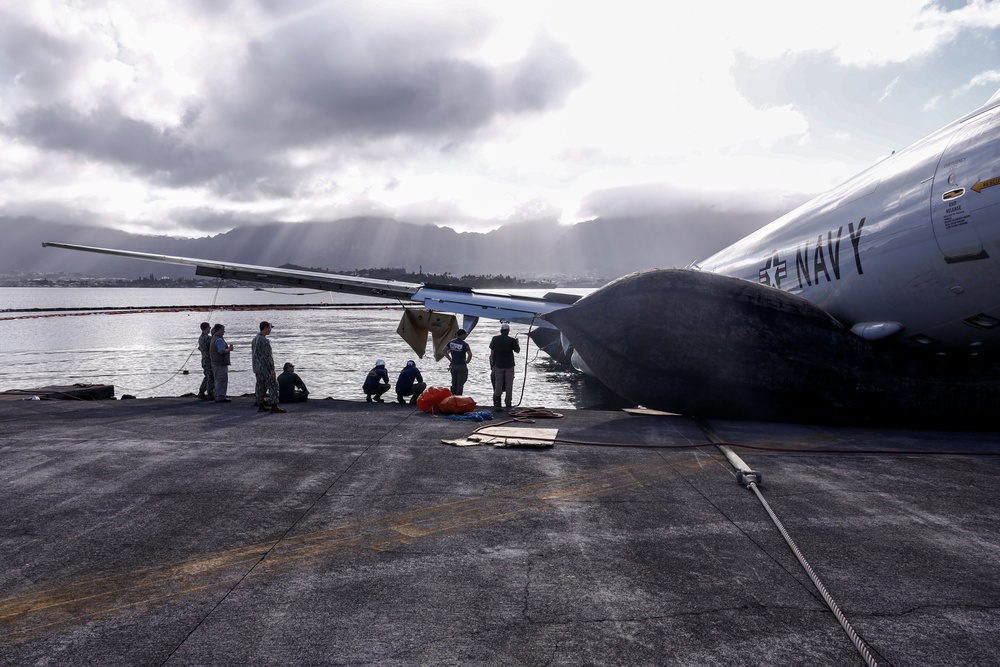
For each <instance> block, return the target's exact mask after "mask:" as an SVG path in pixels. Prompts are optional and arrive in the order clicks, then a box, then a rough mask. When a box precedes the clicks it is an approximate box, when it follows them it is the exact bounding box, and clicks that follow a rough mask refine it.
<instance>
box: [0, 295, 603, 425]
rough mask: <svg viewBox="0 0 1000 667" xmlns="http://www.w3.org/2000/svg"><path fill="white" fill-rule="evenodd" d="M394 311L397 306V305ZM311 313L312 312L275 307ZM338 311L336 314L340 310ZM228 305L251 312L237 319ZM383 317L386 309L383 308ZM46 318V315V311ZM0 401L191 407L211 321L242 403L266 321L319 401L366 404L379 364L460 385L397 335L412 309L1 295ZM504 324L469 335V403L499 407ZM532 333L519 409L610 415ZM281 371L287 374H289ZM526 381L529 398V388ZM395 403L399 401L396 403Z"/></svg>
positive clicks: (375, 302) (599, 395) (253, 298)
mask: <svg viewBox="0 0 1000 667" xmlns="http://www.w3.org/2000/svg"><path fill="white" fill-rule="evenodd" d="M387 304H388V305H387ZM279 305H297V306H302V305H310V306H314V308H310V309H304V310H281V309H277V308H269V307H268V306H279ZM333 305H336V306H337V307H336V308H332V307H331V306H333ZM183 306H191V307H199V308H209V309H210V310H209V311H204V310H180V311H176V312H167V311H164V312H150V311H139V312H129V311H123V312H88V311H86V310H59V309H88V308H122V307H141V308H149V309H151V311H155V309H156V308H157V307H170V308H174V307H183ZM223 306H251V307H252V309H248V310H226V309H224V308H223ZM372 306H377V307H376V308H374V309H373V308H372ZM35 309H37V310H35ZM0 311H4V312H0V391H3V390H7V389H30V388H35V387H43V386H46V385H72V384H75V383H88V384H113V385H114V386H115V394H116V396H119V397H120V396H122V395H123V394H131V395H133V396H136V397H139V398H148V397H153V396H181V395H183V394H187V393H192V392H196V391H197V390H198V385H199V384H200V382H201V377H202V372H201V356H200V353H199V352H198V349H197V342H198V335H199V334H200V330H199V328H198V325H199V324H200V323H201V322H202V321H209V322H211V323H213V324H214V323H217V322H221V323H223V324H225V325H226V334H227V335H226V340H227V341H229V342H230V343H233V344H234V345H235V346H236V349H235V351H234V352H233V354H232V363H233V365H232V368H231V370H230V374H229V393H230V395H232V396H239V395H241V394H247V393H251V394H252V393H253V388H254V376H253V372H252V371H251V368H250V340H251V339H252V338H253V336H254V334H256V333H257V331H258V324H259V323H260V321H261V320H267V321H269V322H271V323H272V324H273V325H274V330H273V332H272V333H271V335H270V336H269V337H268V338H269V339H270V341H271V347H272V349H273V351H274V360H275V364H276V365H277V366H278V367H279V369H280V367H281V365H282V364H283V363H284V362H286V361H291V362H292V363H294V364H295V366H296V372H297V373H298V374H299V375H300V376H301V377H302V379H303V380H304V381H305V383H306V385H307V386H308V387H309V391H310V397H315V398H324V397H327V396H330V397H333V398H338V399H351V400H364V394H362V393H361V383H362V382H363V380H364V376H365V374H366V373H367V372H368V370H369V369H370V368H371V367H372V366H373V365H374V363H375V360H376V359H384V360H385V362H386V366H387V368H388V370H389V377H390V379H391V380H392V381H393V382H395V378H396V374H398V372H399V370H400V369H401V368H403V366H404V364H405V363H406V361H407V360H408V359H414V360H415V361H416V362H417V366H418V367H419V368H420V370H421V373H422V374H423V376H424V381H426V382H427V383H428V385H429V386H444V387H447V386H448V385H450V384H451V376H450V375H449V373H448V362H447V360H442V361H439V362H435V361H434V359H433V355H432V353H431V352H430V345H429V346H428V350H429V351H428V354H427V356H426V357H425V358H424V359H419V358H418V357H417V356H416V355H415V353H414V352H413V351H412V350H411V349H410V347H409V346H408V345H407V344H406V343H405V342H404V341H403V340H402V339H401V338H400V337H399V336H398V335H397V334H396V327H397V325H398V324H399V319H400V317H401V316H402V308H401V307H400V306H398V305H395V304H393V303H391V302H387V301H385V300H380V299H373V298H366V297H358V296H352V295H339V294H331V293H329V292H312V291H306V290H297V289H290V288H289V289H286V288H273V289H272V288H266V289H264V290H263V291H255V290H254V289H252V288H222V289H213V288H176V289H174V288H165V289H139V288H136V289H132V288H45V287H25V288H18V287H15V288H0ZM498 329H499V326H498V323H497V322H495V321H493V320H482V321H480V323H479V325H478V326H477V327H476V328H475V330H474V331H473V332H472V334H471V335H470V336H469V338H468V339H467V340H468V343H469V345H470V346H471V347H472V353H473V360H472V363H471V364H470V366H469V382H468V384H467V385H466V388H465V393H466V394H467V395H469V396H472V397H474V398H475V399H476V401H477V403H478V404H479V405H482V406H489V405H490V404H491V403H492V389H491V387H490V381H489V364H488V361H487V360H488V358H489V341H490V338H491V337H492V336H494V335H495V334H496V333H498ZM527 331H528V328H527V327H526V326H520V325H516V324H515V325H512V327H511V333H512V334H514V335H517V336H518V340H519V341H520V343H521V355H520V358H519V360H518V365H517V376H516V378H515V389H514V402H515V403H517V402H518V398H519V397H520V398H521V401H520V404H521V405H522V406H545V407H551V408H572V407H603V406H605V402H606V400H607V397H606V396H605V395H604V393H603V392H602V389H601V387H600V386H599V384H598V383H596V382H595V381H593V380H591V379H590V378H586V377H584V376H582V375H580V374H578V373H574V372H571V371H566V370H564V369H562V368H559V367H557V366H556V365H555V364H553V363H552V361H551V360H550V359H549V358H548V357H547V356H546V355H545V354H544V353H542V352H539V351H538V350H537V348H536V347H535V346H534V344H530V343H529V342H528V340H527V336H526V333H527ZM279 372H280V371H279ZM523 380H526V381H525V382H524V389H523V396H521V387H522V381H523ZM389 396H391V392H390V394H389Z"/></svg>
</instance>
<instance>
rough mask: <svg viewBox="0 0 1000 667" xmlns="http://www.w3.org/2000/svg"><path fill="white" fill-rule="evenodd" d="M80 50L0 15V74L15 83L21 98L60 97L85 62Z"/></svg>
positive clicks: (15, 16)
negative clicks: (22, 96)
mask: <svg viewBox="0 0 1000 667" xmlns="http://www.w3.org/2000/svg"><path fill="white" fill-rule="evenodd" d="M81 48H82V45H80V44H78V43H76V42H73V41H67V40H60V39H57V38H55V37H53V36H52V35H50V34H48V33H45V32H42V31H41V30H39V29H38V28H36V27H34V26H30V25H27V24H25V23H24V22H23V21H22V20H21V19H20V18H19V17H18V16H17V15H15V14H12V13H10V12H0V73H2V74H3V78H4V79H8V80H13V81H15V82H16V85H17V88H18V90H19V94H21V95H31V96H33V97H38V98H41V99H48V98H51V97H55V96H57V95H59V94H61V93H62V91H63V89H64V88H65V86H66V85H68V84H69V83H70V82H71V81H72V80H73V78H74V77H75V76H76V75H77V73H78V72H79V68H80V64H81V62H83V61H84V60H85V59H84V58H81Z"/></svg>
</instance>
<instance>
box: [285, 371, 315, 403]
mask: <svg viewBox="0 0 1000 667" xmlns="http://www.w3.org/2000/svg"><path fill="white" fill-rule="evenodd" d="M281 370H282V372H281V375H279V376H278V402H279V403H301V402H302V401H304V400H306V399H307V398H309V390H308V389H306V383H305V382H303V381H302V378H300V377H299V375H298V373H296V372H295V364H292V363H287V364H285V365H284V366H283V367H282V369H281Z"/></svg>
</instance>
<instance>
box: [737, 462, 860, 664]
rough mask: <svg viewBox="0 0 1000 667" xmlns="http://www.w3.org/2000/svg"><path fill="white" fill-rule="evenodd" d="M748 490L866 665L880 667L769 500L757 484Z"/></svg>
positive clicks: (751, 483) (753, 484)
mask: <svg viewBox="0 0 1000 667" xmlns="http://www.w3.org/2000/svg"><path fill="white" fill-rule="evenodd" d="M748 488H750V490H751V491H753V492H754V493H755V494H756V495H757V500H759V501H760V504H761V505H763V506H764V509H765V510H766V511H767V514H768V516H770V517H771V522H772V523H774V525H775V526H776V527H777V529H778V532H780V533H781V536H782V537H783V538H785V542H786V543H787V544H788V546H789V548H790V549H791V550H792V553H793V554H795V558H797V559H798V561H799V565H801V566H802V569H803V570H805V571H806V574H808V575H809V579H810V580H812V582H813V586H815V587H816V590H818V591H819V594H820V595H822V596H823V600H824V601H825V602H826V606H827V607H829V608H830V611H832V612H833V615H834V616H836V617H837V620H838V621H839V622H840V626H841V627H842V628H843V629H844V632H846V633H847V636H848V637H849V638H850V640H851V642H852V643H853V644H854V647H855V648H856V649H857V650H858V653H860V654H861V657H862V658H864V661H865V663H866V664H867V665H868V667H878V662H876V660H875V658H874V656H872V653H871V650H870V649H869V648H868V644H866V643H865V640H863V639H861V637H859V636H858V633H857V632H855V631H854V627H853V626H852V625H851V622H850V621H848V620H847V617H846V616H844V613H843V612H842V611H841V610H840V607H839V606H838V605H837V602H836V601H835V600H834V599H833V596H832V595H830V592H829V591H828V590H826V586H824V585H823V582H822V581H821V580H820V578H819V577H818V576H817V575H816V572H814V571H813V569H812V566H811V565H809V561H807V560H806V557H805V556H803V555H802V552H801V551H799V547H798V546H797V545H796V544H795V540H793V539H792V536H791V535H789V534H788V531H787V530H785V526H784V525H783V524H782V523H781V520H780V519H779V518H778V515H777V514H775V513H774V511H773V510H772V509H771V506H770V505H769V504H768V502H767V500H765V498H764V495H763V494H762V493H761V492H760V489H758V488H757V484H756V482H750V484H749V485H748Z"/></svg>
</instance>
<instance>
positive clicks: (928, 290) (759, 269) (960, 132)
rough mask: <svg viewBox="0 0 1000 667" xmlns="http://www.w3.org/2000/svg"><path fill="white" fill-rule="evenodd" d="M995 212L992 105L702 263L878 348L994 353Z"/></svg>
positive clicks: (998, 110)
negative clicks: (879, 342)
mask: <svg viewBox="0 0 1000 667" xmlns="http://www.w3.org/2000/svg"><path fill="white" fill-rule="evenodd" d="M998 204H1000V99H994V100H992V101H991V103H989V104H987V105H986V106H985V107H983V108H982V109H980V110H978V111H976V112H975V113H973V114H970V115H969V116H966V117H965V118H962V119H960V120H958V121H956V122H954V123H952V124H951V125H948V126H947V127H945V128H943V129H941V130H939V131H937V132H935V133H933V134H931V135H930V136H928V137H926V138H924V139H922V140H920V141H918V142H916V143H914V144H913V145H911V146H909V147H908V148H906V149H904V150H901V151H898V152H896V153H894V154H893V155H891V156H889V157H887V158H885V159H884V160H882V161H881V162H879V163H878V164H876V165H874V166H873V167H871V168H869V169H868V170H866V171H865V172H863V173H861V174H859V175H857V176H855V177H854V178H852V179H851V180H849V181H848V182H846V183H844V184H843V185H841V186H840V187H838V188H836V189H835V190H832V191H830V192H828V193H826V194H824V195H822V196H820V197H817V198H815V199H813V200H812V201H810V202H808V203H806V204H805V205H803V206H801V207H799V208H798V209H796V210H794V211H792V212H790V213H788V214H787V215H785V216H783V217H781V218H779V219H778V220H775V221H774V222H772V223H771V224H769V225H767V226H765V227H763V228H761V229H760V230H758V231H756V232H754V233H753V234H751V235H750V236H747V237H746V238H744V239H742V240H740V241H739V242H737V243H735V244H733V245H731V246H729V247H728V248H726V249H724V250H722V251H720V252H718V253H716V254H715V255H713V256H711V257H709V258H707V259H705V260H703V261H700V262H697V264H696V266H697V267H698V268H700V269H701V270H704V271H712V272H715V273H722V274H725V275H730V276H736V277H739V278H744V279H746V280H752V281H759V282H761V283H762V284H765V285H770V286H772V287H776V288H778V289H781V290H785V291H787V292H789V293H791V294H797V295H799V296H801V297H803V298H805V299H808V300H809V301H811V302H813V303H815V304H816V305H818V306H820V307H821V308H823V309H824V310H826V311H827V312H828V313H830V314H831V315H832V316H833V317H835V318H836V319H837V320H839V321H840V322H841V323H843V324H844V325H845V326H847V327H848V328H854V329H855V332H856V333H858V334H859V335H862V336H864V337H867V338H869V339H870V340H875V339H877V338H880V337H890V336H891V337H892V338H893V340H894V341H897V342H899V343H902V344H905V345H916V346H920V347H925V348H928V349H931V350H935V351H960V350H968V351H973V352H975V351H981V350H986V349H997V348H998V347H1000V326H997V325H1000V208H998ZM866 325H872V326H866ZM866 332H867V333H866Z"/></svg>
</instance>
